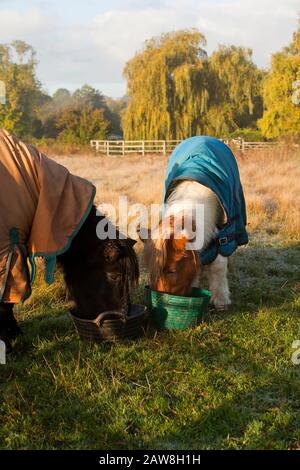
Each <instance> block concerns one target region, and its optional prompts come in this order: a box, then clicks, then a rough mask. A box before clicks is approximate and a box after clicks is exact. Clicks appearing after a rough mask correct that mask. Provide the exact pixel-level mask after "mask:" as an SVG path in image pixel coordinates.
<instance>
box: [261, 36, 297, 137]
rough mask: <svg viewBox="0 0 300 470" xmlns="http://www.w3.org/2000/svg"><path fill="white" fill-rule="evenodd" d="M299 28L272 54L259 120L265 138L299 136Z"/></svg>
mask: <svg viewBox="0 0 300 470" xmlns="http://www.w3.org/2000/svg"><path fill="white" fill-rule="evenodd" d="M299 90H300V28H299V27H298V30H297V32H296V33H295V34H294V38H293V41H292V43H291V44H290V45H289V46H288V47H286V48H284V49H283V50H282V51H281V52H278V53H276V54H273V56H272V67H271V71H270V73H269V74H268V76H267V77H266V79H265V82H264V90H263V96H264V105H265V111H264V115H263V117H262V119H261V120H260V121H259V126H260V128H261V131H262V134H263V135H264V136H266V137H267V138H278V137H282V136H286V137H299V136H300V100H299Z"/></svg>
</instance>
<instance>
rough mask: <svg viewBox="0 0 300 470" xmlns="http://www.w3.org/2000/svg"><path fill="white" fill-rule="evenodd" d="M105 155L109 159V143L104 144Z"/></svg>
mask: <svg viewBox="0 0 300 470" xmlns="http://www.w3.org/2000/svg"><path fill="white" fill-rule="evenodd" d="M106 155H107V156H108V157H109V141H107V142H106Z"/></svg>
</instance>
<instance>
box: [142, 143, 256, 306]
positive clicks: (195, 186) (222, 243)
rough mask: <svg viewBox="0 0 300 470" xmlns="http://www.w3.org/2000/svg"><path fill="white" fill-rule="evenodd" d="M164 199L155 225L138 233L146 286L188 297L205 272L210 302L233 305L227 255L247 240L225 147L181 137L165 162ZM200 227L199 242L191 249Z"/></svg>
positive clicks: (235, 179)
mask: <svg viewBox="0 0 300 470" xmlns="http://www.w3.org/2000/svg"><path fill="white" fill-rule="evenodd" d="M163 202H164V204H165V209H164V214H163V218H162V219H161V221H160V224H159V226H158V227H156V228H155V229H154V230H153V231H151V233H150V232H147V231H145V230H140V231H139V235H140V238H141V239H142V240H143V241H144V243H145V248H144V258H145V263H146V266H147V268H148V271H149V274H150V287H151V288H152V289H154V290H157V291H160V292H167V293H171V294H174V295H183V296H189V295H191V294H192V288H193V287H198V286H199V282H200V277H201V274H203V272H206V273H207V276H208V282H209V289H210V290H211V291H212V298H211V302H212V303H213V304H214V306H215V308H216V309H217V310H225V309H227V308H228V306H229V305H230V303H231V300H230V291H229V286H228V279H227V265H228V257H229V256H230V255H231V254H232V253H233V251H234V250H235V249H236V248H237V247H238V246H239V245H243V244H246V243H247V242H248V236H247V232H246V230H245V226H246V208H245V201H244V195H243V190H242V186H241V183H240V177H239V172H238V167H237V163H236V160H235V158H234V156H233V154H232V152H231V150H230V149H229V147H227V146H226V145H225V144H224V143H222V142H221V141H219V140H217V139H214V138H212V137H192V138H190V139H187V140H186V141H183V142H182V143H181V144H180V145H179V146H178V147H177V148H176V149H175V151H174V152H173V155H172V156H171V158H170V161H169V165H168V169H167V176H166V181H165V193H164V197H163ZM197 206H198V207H199V206H201V207H203V209H204V212H203V214H204V217H203V219H202V220H200V221H199V220H198V219H197V218H196V216H195V213H196V208H197ZM187 207H189V208H190V210H189V211H188V212H186V208H187ZM183 219H184V222H185V224H186V226H185V227H184V226H183V225H181V222H182V220H183ZM200 231H202V235H203V236H202V240H203V243H202V246H201V247H198V248H195V249H193V248H192V246H193V245H192V243H193V240H194V239H195V236H196V235H197V234H199V233H200ZM195 234H196V235H195Z"/></svg>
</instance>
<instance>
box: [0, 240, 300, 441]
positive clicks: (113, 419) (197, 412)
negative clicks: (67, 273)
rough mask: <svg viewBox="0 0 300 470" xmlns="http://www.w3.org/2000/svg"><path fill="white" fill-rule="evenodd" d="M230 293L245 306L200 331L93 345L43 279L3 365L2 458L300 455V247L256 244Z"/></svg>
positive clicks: (235, 272)
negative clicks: (84, 452)
mask: <svg viewBox="0 0 300 470" xmlns="http://www.w3.org/2000/svg"><path fill="white" fill-rule="evenodd" d="M144 281H145V276H143V278H142V280H141V284H143V283H144ZM230 284H231V289H232V294H233V299H234V302H235V305H234V307H232V309H231V310H230V311H229V312H227V313H222V314H208V315H207V318H206V321H205V322H203V323H202V324H201V325H200V326H199V327H198V328H197V329H196V330H190V331H184V332H180V331H178V332H177V331H176V332H171V331H161V332H157V331H155V329H153V328H152V327H149V328H148V330H147V332H146V337H145V338H142V339H139V340H137V341H135V342H126V343H123V344H114V345H108V344H104V345H97V344H95V345H89V344H86V343H83V342H81V341H79V340H78V338H77V335H76V333H75V331H74V327H73V325H72V323H71V320H70V318H69V316H68V314H67V308H68V304H67V302H66V300H65V295H64V290H63V288H62V286H61V281H60V279H58V280H57V281H56V282H55V284H54V285H52V286H50V287H45V285H44V284H43V282H42V281H41V279H39V281H38V282H37V285H36V286H35V290H34V295H33V296H32V298H31V299H30V301H29V302H28V303H26V304H25V305H24V306H21V307H19V311H18V317H19V319H20V322H21V326H22V328H23V331H24V337H23V338H22V339H20V340H18V341H17V343H16V345H15V352H14V353H13V354H12V355H11V356H9V358H8V363H7V365H6V366H0V403H1V406H0V448H2V449H29V448H30V449H97V448H98V449H99V448H102V449H138V448H144V449H146V448H147V449H153V448H157V449H286V448H289V449H290V448H293V449H296V448H300V432H299V429H300V388H299V380H300V366H295V365H293V363H292V362H291V355H292V353H293V349H292V342H293V341H294V340H296V339H300V324H299V316H300V315H299V314H300V294H299V291H300V246H299V245H298V246H297V245H295V244H293V243H292V242H290V243H289V242H284V243H283V242H280V240H274V239H273V241H272V242H271V241H270V240H269V239H268V238H265V239H258V238H256V242H252V244H251V245H249V247H247V248H245V249H240V250H239V251H238V253H237V254H235V255H234V257H233V259H232V263H231V275H230ZM142 299H143V288H142V287H141V288H140V290H139V292H137V293H136V298H135V300H139V301H141V300H142Z"/></svg>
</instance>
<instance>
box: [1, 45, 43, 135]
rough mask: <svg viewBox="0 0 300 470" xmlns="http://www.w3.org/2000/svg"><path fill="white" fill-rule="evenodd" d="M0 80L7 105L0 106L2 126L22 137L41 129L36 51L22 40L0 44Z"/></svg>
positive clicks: (39, 87) (39, 88)
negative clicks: (2, 83) (3, 85)
mask: <svg viewBox="0 0 300 470" xmlns="http://www.w3.org/2000/svg"><path fill="white" fill-rule="evenodd" d="M0 59H1V60H0V80H1V81H3V82H4V83H5V87H6V103H5V105H2V106H0V126H1V127H3V128H5V129H7V130H10V131H13V132H15V133H17V134H18V135H20V136H26V135H29V134H33V135H34V134H35V132H38V130H39V129H40V122H39V120H38V118H37V115H36V109H37V104H38V102H39V99H40V96H41V86H40V83H39V81H38V80H37V78H36V60H35V52H34V50H33V49H32V47H31V46H29V45H28V44H26V43H25V42H23V41H14V42H13V43H11V44H8V45H0Z"/></svg>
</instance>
